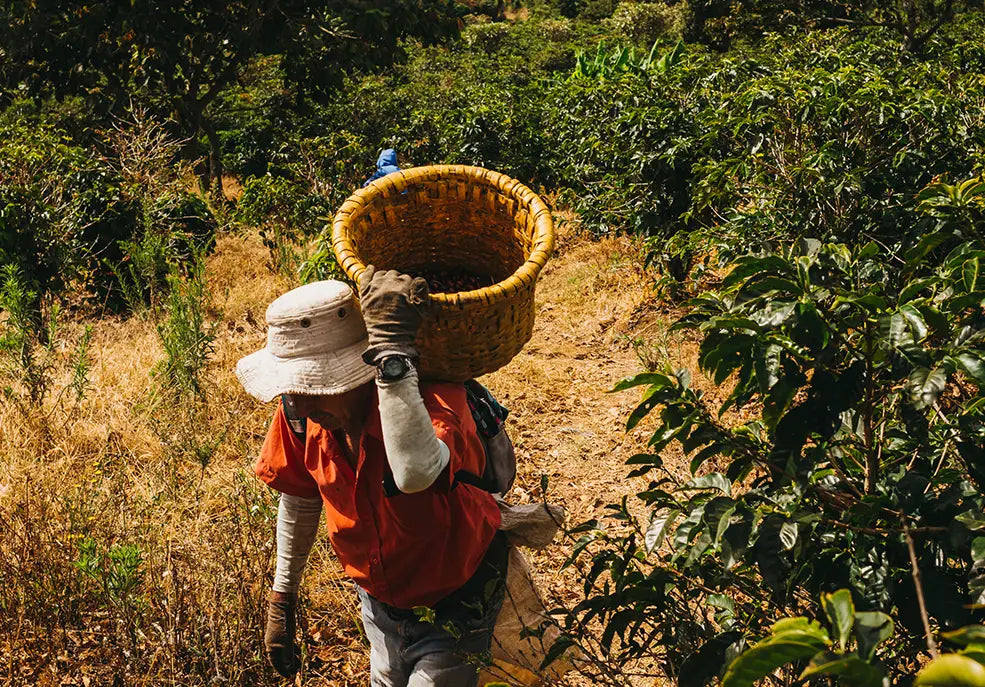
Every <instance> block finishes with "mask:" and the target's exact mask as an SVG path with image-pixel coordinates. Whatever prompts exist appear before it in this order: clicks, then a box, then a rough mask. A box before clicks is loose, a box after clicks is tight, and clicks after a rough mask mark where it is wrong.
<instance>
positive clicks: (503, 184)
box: [332, 165, 554, 382]
mask: <svg viewBox="0 0 985 687" xmlns="http://www.w3.org/2000/svg"><path fill="white" fill-rule="evenodd" d="M332 247H333V249H334V250H335V257H336V258H337V259H338V261H339V265H341V266H342V269H344V270H345V272H346V274H348V276H349V278H350V279H352V280H353V281H357V280H358V279H359V275H360V274H362V272H363V270H364V269H365V267H366V265H367V264H372V265H375V266H376V267H377V268H380V269H396V270H400V271H401V272H405V273H409V274H420V273H423V272H429V271H439V270H444V271H465V272H473V273H479V274H484V275H488V276H490V277H492V278H493V279H494V280H496V282H497V283H494V284H493V285H492V286H489V287H487V288H482V289H476V290H474V291H463V292H459V293H448V294H432V295H431V303H430V309H429V314H428V316H427V317H426V318H425V321H424V323H423V324H422V326H421V331H420V334H419V336H418V340H417V345H418V348H419V350H420V351H421V376H422V378H425V379H432V380H434V379H439V380H444V381H455V382H461V381H465V380H467V379H471V378H473V377H478V376H480V375H483V374H486V373H487V372H492V371H493V370H497V369H499V368H500V367H502V366H503V365H505V364H506V363H508V362H509V361H510V360H511V359H512V358H513V356H515V355H516V354H517V353H519V351H520V349H521V348H523V345H524V344H526V343H527V341H529V340H530V334H531V331H532V330H533V325H534V285H535V283H536V281H537V275H538V274H539V273H540V269H541V268H542V267H543V266H544V264H545V263H546V262H547V259H548V257H550V254H551V251H552V250H553V249H554V223H553V221H552V219H551V213H550V211H549V210H548V208H547V206H546V205H545V204H544V201H542V200H541V199H540V198H539V197H538V196H537V194H535V193H534V192H533V191H531V190H530V189H529V188H527V187H526V186H524V185H523V184H521V183H520V182H519V181H517V180H516V179H511V178H510V177H508V176H505V175H503V174H499V173H498V172H493V171H490V170H488V169H482V168H480V167H464V166H461V165H435V166H430V167H415V168H412V169H408V170H404V171H402V172H396V173H393V174H388V175H387V176H385V177H383V178H381V179H377V180H376V181H374V182H373V183H371V184H370V185H369V186H367V187H365V188H362V189H360V190H358V191H356V192H355V193H354V194H353V195H352V196H350V197H349V199H348V200H347V201H346V202H345V203H344V204H343V205H342V207H341V208H340V209H339V212H338V214H337V215H335V222H334V226H333V231H332Z"/></svg>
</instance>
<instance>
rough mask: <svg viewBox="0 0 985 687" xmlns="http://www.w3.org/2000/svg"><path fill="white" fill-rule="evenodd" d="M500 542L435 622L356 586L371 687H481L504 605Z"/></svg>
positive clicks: (439, 609)
mask: <svg viewBox="0 0 985 687" xmlns="http://www.w3.org/2000/svg"><path fill="white" fill-rule="evenodd" d="M500 539H501V535H497V539H495V540H493V545H492V546H491V547H490V552H489V553H488V554H486V557H485V559H484V560H483V562H482V564H481V565H480V570H479V571H478V572H476V575H475V576H473V578H472V579H471V580H469V581H468V582H467V583H466V584H465V586H463V587H462V589H460V590H459V591H457V592H454V593H452V594H451V595H450V596H449V597H448V598H446V599H442V600H441V601H439V602H438V603H437V604H436V605H435V607H434V609H433V611H434V617H433V619H432V620H433V622H429V621H428V620H423V619H421V618H419V617H418V616H417V614H416V613H414V611H410V610H405V609H401V608H395V607H393V606H390V605H388V604H385V603H383V602H382V601H380V600H379V599H376V598H374V597H372V596H370V595H369V594H368V593H367V592H366V591H365V590H364V589H362V588H360V587H359V586H358V585H357V586H356V589H357V591H358V593H359V600H360V602H361V604H362V616H363V626H364V627H365V629H366V636H367V638H369V646H370V655H369V670H370V685H371V686H372V687H405V686H406V687H474V686H475V685H476V684H477V682H478V679H479V670H480V669H481V668H482V666H483V665H485V664H486V663H488V660H489V653H488V652H489V647H490V645H491V643H492V634H493V628H494V627H495V625H496V617H497V616H498V615H499V609H500V608H501V607H502V605H503V596H504V592H505V580H506V558H505V556H502V555H501V554H500V552H499V548H500V546H501V542H500ZM503 550H504V551H506V549H505V547H503ZM497 578H498V582H499V583H498V584H496V583H495V582H496V581H497Z"/></svg>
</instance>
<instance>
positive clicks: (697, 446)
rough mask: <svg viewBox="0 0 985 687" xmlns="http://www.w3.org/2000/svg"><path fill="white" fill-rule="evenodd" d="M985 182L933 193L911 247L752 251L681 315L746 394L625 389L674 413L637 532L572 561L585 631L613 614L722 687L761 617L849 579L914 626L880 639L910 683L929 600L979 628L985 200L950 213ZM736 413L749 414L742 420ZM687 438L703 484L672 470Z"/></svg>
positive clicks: (669, 657) (624, 518) (606, 534)
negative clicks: (580, 573)
mask: <svg viewBox="0 0 985 687" xmlns="http://www.w3.org/2000/svg"><path fill="white" fill-rule="evenodd" d="M957 188H961V186H960V185H959V186H957ZM982 188H983V187H982V186H981V184H980V183H978V184H971V185H968V186H965V191H964V193H959V192H955V187H953V186H942V185H937V186H934V187H930V188H928V189H927V190H926V192H925V193H923V194H921V197H922V199H923V200H922V202H923V204H924V207H925V208H926V209H927V210H926V211H927V212H933V213H935V214H936V216H937V222H938V223H937V225H936V228H935V230H934V231H932V232H930V233H928V234H927V235H926V236H925V237H924V238H923V240H921V241H920V243H919V244H917V245H916V246H914V247H912V248H911V249H910V250H908V251H907V252H905V253H903V252H892V251H887V250H886V249H885V248H883V247H880V246H879V245H878V244H876V243H873V242H870V243H868V244H865V245H864V246H858V247H855V248H849V247H848V246H846V245H844V244H835V243H827V244H824V243H821V242H819V241H816V240H804V241H802V242H799V243H798V244H797V245H795V246H793V247H791V248H789V249H787V250H786V251H783V252H781V253H771V254H765V255H746V256H743V257H740V258H738V259H736V260H735V261H734V262H733V263H732V265H731V266H730V267H731V269H730V271H729V272H728V274H727V275H726V276H725V278H724V280H723V281H722V283H721V286H720V288H719V289H718V290H716V291H710V292H707V293H705V294H702V296H701V297H699V298H697V299H695V300H694V301H693V303H692V306H693V309H692V311H691V313H690V314H689V315H687V316H686V317H685V318H683V319H682V320H681V322H680V323H679V325H678V327H684V328H688V329H693V330H695V331H696V332H698V334H699V335H700V339H701V346H700V357H699V362H700V365H701V367H702V369H703V370H704V371H705V372H706V373H707V374H708V375H709V376H710V377H711V378H712V379H713V380H714V382H715V383H716V384H727V385H729V388H730V389H731V391H730V394H729V396H728V398H727V399H726V401H725V403H724V405H723V406H722V407H721V408H714V407H712V406H711V405H710V404H709V403H708V401H707V400H706V399H705V397H704V395H703V394H702V393H701V392H700V391H698V390H696V389H694V388H693V387H692V386H691V385H690V382H689V375H688V374H687V373H686V371H677V372H673V371H670V370H663V371H660V372H651V373H643V374H640V375H638V376H637V377H635V378H630V379H627V380H625V381H623V382H621V383H620V384H618V385H617V386H616V388H615V390H624V389H629V388H632V387H636V386H645V387H646V389H645V392H644V394H643V398H642V400H641V402H640V404H639V406H638V407H637V408H636V410H635V411H634V412H633V413H632V414H631V415H630V417H629V420H628V423H627V428H629V429H632V428H634V427H636V426H637V425H638V424H639V423H640V422H641V421H642V420H643V418H644V417H646V416H647V415H650V414H656V415H657V416H658V421H657V427H656V430H655V431H654V433H653V436H652V438H651V440H650V442H649V452H648V453H646V454H641V455H637V456H633V457H632V458H631V459H630V460H629V461H628V464H629V465H630V466H631V467H632V471H631V473H630V474H631V475H632V476H651V475H652V481H651V482H650V484H649V486H648V487H647V488H646V489H645V490H644V491H643V492H641V493H640V494H639V497H640V499H642V502H643V504H645V506H646V508H647V512H648V517H647V518H646V519H644V520H640V519H639V518H638V516H637V515H636V514H634V513H635V511H634V509H630V508H628V507H627V505H626V502H625V501H624V502H623V503H622V504H617V505H614V506H612V508H613V517H614V518H616V522H621V523H628V526H626V527H625V529H621V530H620V529H618V528H612V527H610V528H606V527H600V524H599V523H597V522H592V523H587V524H586V525H585V526H583V528H580V530H579V531H582V532H585V534H584V535H583V537H582V539H581V540H580V541H579V544H578V546H577V547H576V548H575V552H574V553H573V555H572V562H573V561H574V560H576V559H578V558H579V557H583V556H585V555H586V554H587V555H588V557H589V558H590V572H589V573H587V575H586V577H587V579H586V581H585V592H586V598H585V601H584V602H583V603H581V604H579V605H578V606H576V607H575V609H574V612H573V615H572V617H570V618H569V629H571V630H574V628H578V627H583V626H584V625H585V624H586V622H587V621H589V620H592V619H594V620H597V621H598V622H601V623H602V625H603V627H604V633H603V635H602V638H601V640H600V641H601V645H602V648H603V649H604V650H609V649H612V651H613V655H614V656H615V657H616V660H617V661H621V660H629V659H631V658H634V657H639V656H645V655H652V654H656V653H661V654H662V655H663V658H664V660H665V661H666V664H667V667H668V672H669V673H670V674H671V675H677V674H679V675H681V676H682V684H684V682H683V676H684V675H685V674H689V673H690V671H693V670H696V669H697V667H698V666H702V668H701V669H700V670H699V672H698V673H696V674H692V675H691V677H689V678H688V680H687V682H686V684H704V683H706V682H708V681H710V680H711V679H712V678H714V677H715V676H716V675H717V674H719V673H720V672H721V671H722V669H723V668H724V666H725V665H726V662H727V661H726V657H727V655H729V653H730V652H732V653H734V652H735V651H736V650H739V649H741V647H742V646H743V643H744V641H745V640H744V637H745V636H747V635H754V636H755V635H761V634H762V633H763V631H764V630H765V627H766V623H767V622H768V621H770V620H771V616H770V613H769V612H766V613H763V611H762V609H771V608H782V607H785V606H787V605H788V604H792V603H795V602H796V603H798V604H801V605H804V604H806V605H807V607H808V608H810V609H812V612H814V611H815V610H816V609H817V608H818V607H819V605H823V599H824V597H823V594H824V593H825V592H827V591H830V590H834V589H839V588H845V589H848V590H850V594H851V597H852V599H853V603H854V605H855V607H857V608H859V609H860V610H862V611H864V612H866V613H869V612H878V613H886V614H891V615H892V617H893V619H894V621H895V622H896V624H897V625H898V626H899V627H901V628H902V629H903V630H904V631H903V632H902V633H900V634H899V635H898V636H896V637H895V638H894V639H893V640H892V641H891V642H888V643H887V644H886V645H885V646H884V647H883V648H882V649H881V650H880V660H881V661H882V662H883V664H884V665H886V667H887V669H888V670H889V671H890V674H891V675H892V676H894V679H895V677H898V676H900V675H903V674H906V672H907V664H908V661H909V659H910V657H912V656H913V655H914V654H915V653H916V652H917V651H919V650H920V648H921V646H922V643H923V642H922V637H923V635H924V631H925V628H924V625H923V623H922V621H921V611H920V608H921V606H924V607H925V612H926V614H927V615H928V616H929V617H930V618H931V619H932V621H933V622H934V623H935V624H936V625H938V626H940V627H942V628H957V627H960V626H962V625H964V624H967V623H968V622H972V621H976V620H980V616H981V611H980V610H979V609H980V608H981V605H982V603H983V602H985V596H983V593H985V577H983V576H982V570H983V569H985V560H982V558H981V557H982V556H985V546H983V545H982V542H983V541H985V539H983V537H982V535H981V533H982V531H983V530H985V516H983V515H982V514H983V513H985V496H983V494H985V472H983V470H982V466H983V465H985V453H983V448H982V447H985V394H983V391H985V311H983V308H982V306H983V303H985V282H983V280H982V272H981V264H982V262H983V258H985V244H982V243H981V240H980V238H979V237H978V235H977V232H978V231H979V230H980V228H981V225H980V224H979V219H980V215H978V214H976V213H977V210H974V211H973V212H972V216H973V217H975V218H976V219H974V220H973V221H971V224H969V223H968V222H967V221H958V222H953V217H954V216H955V215H958V216H961V217H964V218H967V217H968V214H967V213H968V208H969V206H972V207H977V206H978V204H979V203H980V202H981V192H982ZM973 199H975V200H973ZM945 208H946V209H945ZM952 222H953V223H952ZM730 408H742V409H743V413H742V416H741V418H742V419H741V420H740V419H736V420H730V421H726V420H724V419H723V417H722V415H723V413H725V412H726V411H727V410H729V409H730ZM671 442H677V443H679V444H680V446H681V447H682V448H683V450H684V451H685V453H686V454H687V455H688V456H689V457H690V469H691V472H692V475H693V477H692V478H691V479H690V480H686V481H685V480H681V479H678V478H677V477H676V476H675V475H673V474H672V473H670V472H668V471H667V470H665V469H664V468H663V461H662V458H661V456H660V452H661V451H662V450H663V449H664V448H665V447H666V446H668V445H669V444H670V443H671ZM914 567H917V568H918V569H919V575H920V578H921V579H922V580H923V585H922V588H921V589H920V590H918V589H917V588H915V585H914V582H913V569H914ZM604 573H607V574H604ZM672 580H673V581H675V584H674V585H670V586H669V585H668V583H669V582H670V581H672ZM703 608H710V609H712V610H713V611H714V622H711V621H710V620H709V618H708V617H706V616H705V615H704V613H703V611H702V610H701V609H703ZM616 637H618V638H619V643H618V646H619V649H618V651H616V650H615V649H614V648H613V647H614V646H615V645H614V644H612V642H613V640H614V638H616ZM777 641H779V640H777ZM860 641H861V640H860ZM822 645H823V642H820V643H816V644H815V645H812V653H811V656H813V655H814V653H817V651H820V650H821V649H822V648H823V646H822ZM873 646H874V645H873ZM804 651H806V648H805V649H804ZM805 658H807V656H806V655H805ZM776 667H778V666H776ZM819 674H820V671H819ZM697 676H700V679H698V677H697ZM736 684H744V683H736Z"/></svg>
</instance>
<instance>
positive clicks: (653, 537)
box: [644, 508, 681, 553]
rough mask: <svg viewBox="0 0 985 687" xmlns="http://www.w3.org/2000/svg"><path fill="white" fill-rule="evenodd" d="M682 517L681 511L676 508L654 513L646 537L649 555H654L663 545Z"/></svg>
mask: <svg viewBox="0 0 985 687" xmlns="http://www.w3.org/2000/svg"><path fill="white" fill-rule="evenodd" d="M680 515H681V511H680V510H677V509H676V508H668V509H666V510H664V509H661V510H658V511H654V513H653V518H652V519H651V520H650V526H649V527H647V529H646V534H645V536H644V543H645V545H646V552H647V553H653V551H654V550H655V549H657V548H658V547H659V546H660V544H662V543H663V540H664V538H665V537H666V536H667V533H668V532H669V531H670V529H671V528H672V527H673V526H674V523H675V522H677V518H679V517H680Z"/></svg>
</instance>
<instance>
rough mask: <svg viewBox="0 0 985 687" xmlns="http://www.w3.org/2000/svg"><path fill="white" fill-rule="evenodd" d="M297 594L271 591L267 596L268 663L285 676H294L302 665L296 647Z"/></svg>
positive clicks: (266, 638) (266, 641)
mask: <svg viewBox="0 0 985 687" xmlns="http://www.w3.org/2000/svg"><path fill="white" fill-rule="evenodd" d="M297 606H298V597H297V594H285V593H283V592H273V591H272V592H270V596H268V597H267V629H266V631H265V632H264V633H263V646H264V649H265V650H266V652H267V663H269V664H270V665H271V667H273V669H274V670H276V671H277V672H278V673H280V674H281V675H283V676H284V677H292V676H293V675H294V674H295V673H297V672H298V669H299V668H300V667H301V665H300V663H299V662H298V658H297V651H296V649H295V647H294V634H295V623H296V618H297Z"/></svg>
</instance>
